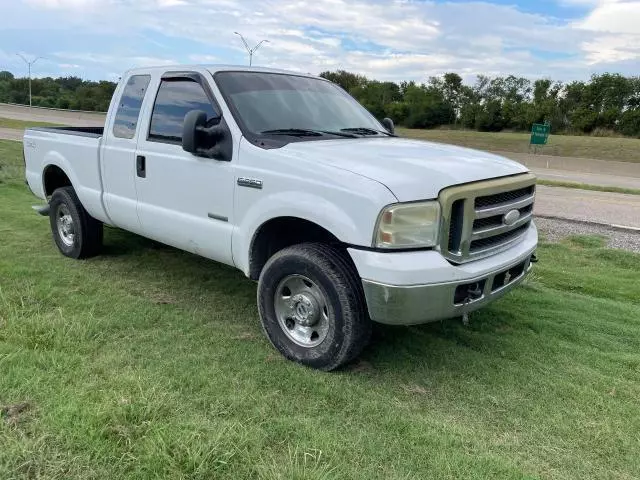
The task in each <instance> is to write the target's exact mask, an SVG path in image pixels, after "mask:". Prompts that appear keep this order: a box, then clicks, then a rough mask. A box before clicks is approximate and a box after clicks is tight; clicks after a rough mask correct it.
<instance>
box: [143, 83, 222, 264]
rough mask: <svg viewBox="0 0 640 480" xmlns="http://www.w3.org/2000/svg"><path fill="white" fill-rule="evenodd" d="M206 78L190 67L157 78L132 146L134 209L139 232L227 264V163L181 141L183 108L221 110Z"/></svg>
mask: <svg viewBox="0 0 640 480" xmlns="http://www.w3.org/2000/svg"><path fill="white" fill-rule="evenodd" d="M206 82H207V81H206V79H205V77H204V76H202V75H200V74H198V73H191V72H190V73H186V74H185V73H182V72H181V73H179V74H175V75H171V74H165V75H164V76H163V77H162V78H161V80H160V84H159V86H158V91H157V94H156V99H155V102H154V104H153V108H152V111H151V115H150V116H148V120H147V125H146V135H141V138H140V140H139V141H138V148H137V151H136V165H137V167H136V177H135V181H136V189H137V192H138V205H137V211H138V216H139V218H140V223H141V228H142V231H143V234H144V235H145V236H147V237H149V238H152V239H154V240H157V241H160V242H162V243H166V244H168V245H172V246H174V247H177V248H180V249H183V250H187V251H189V252H193V253H196V254H198V255H202V256H204V257H207V258H211V259H213V260H217V261H219V262H223V263H226V264H230V265H232V264H233V260H232V256H231V234H232V215H233V186H234V181H233V180H234V173H233V164H232V162H228V161H218V160H215V159H211V158H203V157H198V156H195V155H192V154H191V153H188V152H186V151H184V150H183V149H182V143H181V142H182V125H183V122H184V117H185V115H186V114H187V113H188V112H189V111H191V110H202V111H205V112H207V119H208V120H209V119H212V118H215V117H219V116H220V114H221V112H220V109H219V108H218V107H217V103H216V102H215V98H214V96H213V93H212V92H211V89H210V88H209V85H208V84H207V83H206Z"/></svg>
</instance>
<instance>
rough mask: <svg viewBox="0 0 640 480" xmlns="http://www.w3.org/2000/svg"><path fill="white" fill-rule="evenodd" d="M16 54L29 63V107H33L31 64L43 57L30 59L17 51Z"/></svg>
mask: <svg viewBox="0 0 640 480" xmlns="http://www.w3.org/2000/svg"><path fill="white" fill-rule="evenodd" d="M16 55H18V56H19V57H20V58H21V59H22V60H23V61H24V63H26V64H27V67H28V70H29V108H31V65H33V64H34V63H36V62H37V61H38V60H40V59H41V58H43V57H36V58H35V59H33V60H31V61H29V60H27V59H26V58H24V56H22V55H21V54H19V53H16Z"/></svg>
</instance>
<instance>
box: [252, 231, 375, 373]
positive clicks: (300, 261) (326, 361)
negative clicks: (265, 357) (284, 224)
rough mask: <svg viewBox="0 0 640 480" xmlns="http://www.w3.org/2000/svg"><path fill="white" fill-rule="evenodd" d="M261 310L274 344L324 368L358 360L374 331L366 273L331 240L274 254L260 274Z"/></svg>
mask: <svg viewBox="0 0 640 480" xmlns="http://www.w3.org/2000/svg"><path fill="white" fill-rule="evenodd" d="M258 309H259V311H260V317H261V319H262V326H263V329H264V331H265V333H266V335H267V337H268V338H269V340H270V341H271V343H272V344H273V346H274V347H276V348H277V349H278V350H279V351H280V352H281V353H282V354H283V355H284V356H285V357H286V358H288V359H290V360H293V361H295V362H298V363H302V364H304V365H307V366H309V367H312V368H316V369H319V370H325V371H329V370H333V369H335V368H337V367H339V366H341V365H343V364H345V363H347V362H349V361H350V360H352V359H354V358H355V357H356V356H358V355H359V354H360V353H361V352H362V350H363V349H364V347H365V346H366V345H367V343H368V342H369V338H370V336H371V320H370V319H369V317H368V315H367V311H366V305H365V301H364V293H363V291H362V284H361V282H360V278H359V276H358V274H357V272H356V270H355V268H354V267H353V265H352V264H351V262H350V261H349V259H348V258H347V257H346V254H345V253H343V252H342V251H340V250H338V249H337V248H335V247H332V246H329V245H325V244H317V243H303V244H300V245H294V246H291V247H287V248H285V249H283V250H281V251H279V252H277V253H276V254H275V255H273V256H272V257H271V258H270V259H269V261H268V262H267V264H266V265H265V267H264V268H263V270H262V273H261V274H260V280H259V283H258Z"/></svg>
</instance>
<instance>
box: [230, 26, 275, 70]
mask: <svg viewBox="0 0 640 480" xmlns="http://www.w3.org/2000/svg"><path fill="white" fill-rule="evenodd" d="M233 33H235V34H236V35H238V36H239V37H240V38H241V39H242V43H244V48H246V49H247V53H248V54H249V66H251V64H252V63H253V54H254V52H255V51H256V50H258V49H259V48H260V45H262V44H263V43H270V42H269V40H260V42H258V43H257V44H256V46H255V47H253V48H249V44H248V43H247V41H246V40H245V39H244V37H243V36H242V34H241V33H238V32H233Z"/></svg>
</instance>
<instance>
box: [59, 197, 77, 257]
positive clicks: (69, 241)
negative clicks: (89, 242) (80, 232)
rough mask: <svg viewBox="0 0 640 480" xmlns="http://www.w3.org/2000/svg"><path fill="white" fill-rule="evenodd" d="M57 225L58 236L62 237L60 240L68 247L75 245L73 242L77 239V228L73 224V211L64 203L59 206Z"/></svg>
mask: <svg viewBox="0 0 640 480" xmlns="http://www.w3.org/2000/svg"><path fill="white" fill-rule="evenodd" d="M56 226H57V227H58V236H59V237H60V240H62V243H64V244H65V245H66V246H67V247H73V244H74V243H75V241H76V230H75V226H74V224H73V217H72V216H71V212H70V211H69V208H68V207H67V206H66V205H64V204H62V205H60V207H58V214H57V215H56Z"/></svg>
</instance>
